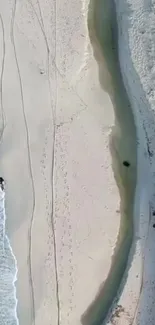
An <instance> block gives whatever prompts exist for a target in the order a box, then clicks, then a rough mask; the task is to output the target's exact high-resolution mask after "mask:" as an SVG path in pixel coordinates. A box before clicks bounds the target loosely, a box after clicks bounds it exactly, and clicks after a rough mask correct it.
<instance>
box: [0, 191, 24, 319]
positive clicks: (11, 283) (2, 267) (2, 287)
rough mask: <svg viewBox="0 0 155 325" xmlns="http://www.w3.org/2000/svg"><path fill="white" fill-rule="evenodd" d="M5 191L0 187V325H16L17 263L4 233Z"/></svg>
mask: <svg viewBox="0 0 155 325" xmlns="http://www.w3.org/2000/svg"><path fill="white" fill-rule="evenodd" d="M5 221H6V215H5V191H3V190H2V189H1V187H0V325H18V324H19V322H18V318H17V313H16V309H17V299H16V288H15V281H16V280H17V263H16V259H15V256H14V254H13V251H12V248H11V246H10V243H9V239H8V237H7V236H6V233H5Z"/></svg>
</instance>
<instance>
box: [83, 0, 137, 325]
mask: <svg viewBox="0 0 155 325" xmlns="http://www.w3.org/2000/svg"><path fill="white" fill-rule="evenodd" d="M98 2H99V4H98V6H97V4H96V7H94V1H91V2H90V5H89V13H88V28H89V34H90V39H91V43H92V47H93V51H94V56H95V54H96V53H97V51H100V52H102V54H101V56H104V59H105V62H106V63H105V64H106V65H107V67H108V70H109V73H110V76H111V83H112V88H109V89H108V88H107V89H106V91H107V92H108V93H109V95H110V97H111V100H112V102H113V106H114V107H115V126H114V127H113V130H112V135H111V137H110V138H111V139H110V143H111V145H110V146H111V154H112V158H113V170H114V174H115V179H116V181H117V185H118V187H119V191H120V197H121V215H122V216H121V224H120V230H119V235H118V240H117V243H116V248H115V250H114V254H113V257H112V264H111V268H110V273H109V275H108V277H107V280H106V282H105V283H104V285H103V289H102V288H101V290H100V295H99V296H98V297H97V298H96V299H95V300H94V302H93V304H92V305H91V306H90V307H89V308H88V310H87V311H86V313H85V314H84V315H83V317H82V320H83V321H82V324H84V325H85V324H88V323H89V324H93V325H98V324H102V323H103V320H105V319H107V318H108V317H107V316H108V315H109V313H110V312H111V309H112V308H113V303H114V302H115V303H116V300H118V297H117V296H118V292H119V294H120V290H122V286H124V284H123V282H124V281H122V276H123V278H125V277H126V273H127V272H128V268H129V265H130V263H131V261H130V260H129V257H130V253H131V248H132V239H133V220H132V218H131V220H130V219H128V218H129V215H130V216H131V215H132V214H133V207H134V195H133V194H132V192H134V191H135V187H136V179H135V178H136V148H135V146H134V142H136V133H135V131H134V130H135V126H134V120H133V115H132V109H131V107H130V104H129V101H128V97H127V94H126V90H125V87H124V85H123V80H122V77H121V72H119V70H120V68H119V61H118V54H117V44H116V43H117V42H116V39H117V38H116V35H114V33H113V32H112V33H111V21H113V19H115V18H116V17H115V14H114V16H113V17H110V15H111V13H110V10H111V8H110V4H109V3H107V4H106V5H107V7H106V5H105V2H104V15H105V16H104V18H103V16H102V17H100V19H98V18H99V15H100V14H101V13H102V5H103V4H101V2H100V1H98ZM106 10H107V11H106ZM97 11H98V14H97ZM93 15H97V16H96V22H97V25H96V27H95V28H94V26H93V24H94V23H93V22H92V19H95V18H94V17H92V16H93ZM101 15H102V14H101ZM111 19H112V20H111ZM103 20H104V21H103ZM106 20H107V21H106ZM108 20H109V21H108ZM110 20H111V21H110ZM102 23H103V26H102V27H101V25H102ZM100 24H101V25H100ZM90 25H91V27H90ZM112 25H113V23H112ZM104 27H105V35H103V30H104ZM115 27H116V26H115ZM97 28H98V31H97ZM94 29H96V31H94ZM101 30H102V31H101ZM108 30H109V31H108ZM96 32H97V33H98V35H97V36H96ZM100 33H101V34H100ZM95 38H96V40H95ZM98 42H99V44H97V43H98ZM102 42H103V44H102V45H101V43H102ZM100 46H101V47H100ZM96 47H100V49H99V48H98V49H96ZM95 52H96V53H95ZM96 61H97V63H98V65H99V74H100V84H101V87H102V88H103V89H104V90H105V83H104V81H103V80H102V77H103V78H104V76H102V63H103V62H101V61H102V58H100V59H99V57H97V56H96ZM122 94H123V96H122ZM121 96H122V97H123V100H122V98H121ZM120 98H121V100H120ZM123 104H124V107H125V106H126V110H125V113H124V114H127V116H128V119H127V120H126V117H125V115H124V116H123V117H124V121H126V124H125V125H123V124H122V123H123V122H124V121H123V117H121V113H122V115H123V110H122V111H121V109H123V108H124V107H123ZM120 107H121V108H120ZM129 107H130V110H128V108H129ZM129 121H130V122H129ZM131 125H132V127H131ZM128 127H129V129H128ZM132 128H133V130H132V131H131V129H132ZM128 130H129V131H128ZM127 132H129V134H130V132H131V133H132V137H131V138H130V137H129V138H128V137H127V138H126V139H125V140H124V135H126V133H127ZM134 133H135V135H134V137H133V134H134ZM122 138H123V141H121V140H122ZM125 146H127V147H128V148H130V147H131V148H132V153H133V152H135V158H134V157H132V159H133V161H131V160H129V161H130V162H131V169H132V168H133V170H132V172H130V168H129V176H128V175H127V174H126V175H125V173H128V170H125V168H124V170H123V167H122V163H123V160H126V152H125V150H123V149H125ZM123 151H124V152H123ZM127 160H128V159H127ZM130 173H131V174H130ZM119 174H120V175H119ZM119 176H120V177H119ZM126 188H127V191H126V194H125V195H124V191H125V189H126ZM130 200H131V202H132V203H131V202H130V203H128V201H130ZM126 236H127V237H126ZM122 250H123V252H121V251H122ZM132 253H133V252H132ZM122 256H123V257H122ZM124 258H125V259H124ZM116 260H117V262H116ZM113 271H114V272H113ZM116 279H117V281H116ZM115 282H116V283H115ZM110 283H111V284H110ZM111 287H112V293H111V292H109V291H110V288H111ZM107 292H108V293H109V297H108V298H107ZM104 296H106V298H104ZM101 301H102V302H101ZM99 304H100V306H99ZM97 305H98V306H97ZM111 307H112V308H111ZM103 310H104V311H103ZM96 314H97V315H98V316H97V317H96ZM96 318H97V319H96ZM98 318H99V319H98Z"/></svg>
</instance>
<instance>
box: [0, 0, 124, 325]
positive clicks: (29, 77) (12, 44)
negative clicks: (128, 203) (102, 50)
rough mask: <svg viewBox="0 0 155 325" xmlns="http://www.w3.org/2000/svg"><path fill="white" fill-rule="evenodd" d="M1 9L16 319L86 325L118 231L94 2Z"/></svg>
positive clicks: (0, 163) (0, 149)
mask: <svg viewBox="0 0 155 325" xmlns="http://www.w3.org/2000/svg"><path fill="white" fill-rule="evenodd" d="M0 12H1V17H2V21H1V22H2V27H4V39H3V34H2V31H3V29H2V28H1V29H0V41H1V52H0V55H1V56H0V58H1V65H2V64H3V65H2V66H1V67H2V68H1V71H2V75H1V78H2V106H3V107H2V108H3V110H4V113H5V123H6V125H5V130H4V134H3V139H2V143H1V146H0V155H1V160H0V170H1V174H2V176H3V177H4V178H5V180H6V183H7V192H6V205H7V206H6V213H7V219H8V224H7V226H8V234H9V238H10V240H11V245H12V248H13V251H14V254H15V256H16V258H17V264H18V281H17V298H18V316H19V321H20V324H22V325H32V324H35V325H42V324H44V325H51V324H53V325H57V324H60V325H73V324H74V325H79V324H81V321H80V318H81V315H82V314H83V313H84V312H85V311H86V309H87V308H88V307H89V305H90V303H91V302H92V300H93V299H94V298H95V296H96V294H97V293H98V290H99V288H100V285H101V284H102V283H103V282H104V281H105V279H106V278H107V275H108V272H109V268H110V264H111V258H112V255H113V251H114V247H115V244H116V240H117V235H118V231H119V225H120V214H119V213H118V211H119V206H120V197H119V192H118V188H117V185H116V182H115V179H114V175H113V170H112V161H111V154H110V150H109V135H110V133H111V127H112V125H113V124H114V111H113V107H112V103H111V101H110V98H109V96H108V94H107V93H106V92H104V91H103V90H102V89H101V86H100V83H99V76H98V65H97V62H96V61H95V59H94V56H93V51H92V48H91V45H90V41H89V36H88V30H87V3H83V2H80V1H72V0H69V1H65V0H63V1H62V0H61V1H56V2H55V1H54V0H53V1H51V0H47V1H43V0H42V1H41V0H40V2H39V1H37V0H36V1H35V0H32V1H30V0H29V1H28V0H24V1H17V2H15V1H13V0H10V1H9V0H6V1H5V3H4V2H3V4H2V3H1V5H0ZM3 40H4V42H3ZM3 46H5V48H4V47H3ZM3 50H4V52H3ZM3 55H4V56H3ZM3 59H4V60H3ZM105 73H107V72H106V68H105ZM107 82H109V76H108V74H107ZM34 317H35V321H33V318H34ZM58 318H59V319H58Z"/></svg>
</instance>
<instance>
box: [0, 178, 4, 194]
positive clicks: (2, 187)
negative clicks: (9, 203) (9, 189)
mask: <svg viewBox="0 0 155 325" xmlns="http://www.w3.org/2000/svg"><path fill="white" fill-rule="evenodd" d="M0 187H1V189H2V191H4V187H5V182H4V178H3V177H0Z"/></svg>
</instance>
